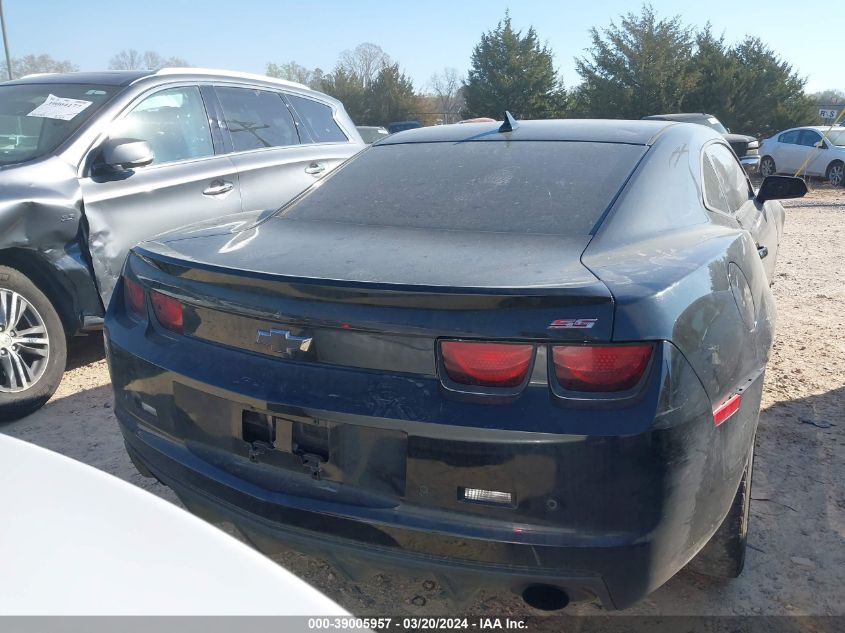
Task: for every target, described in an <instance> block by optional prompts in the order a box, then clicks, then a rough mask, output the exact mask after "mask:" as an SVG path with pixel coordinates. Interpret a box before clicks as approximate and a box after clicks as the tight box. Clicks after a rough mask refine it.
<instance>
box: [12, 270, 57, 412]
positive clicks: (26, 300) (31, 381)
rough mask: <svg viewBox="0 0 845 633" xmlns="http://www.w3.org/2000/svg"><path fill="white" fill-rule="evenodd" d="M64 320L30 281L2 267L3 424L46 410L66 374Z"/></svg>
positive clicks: (19, 273) (21, 274)
mask: <svg viewBox="0 0 845 633" xmlns="http://www.w3.org/2000/svg"><path fill="white" fill-rule="evenodd" d="M66 361H67V341H66V338H65V331H64V328H63V327H62V322H61V319H59V315H58V313H57V312H56V309H55V308H54V307H53V304H52V303H50V300H49V299H48V298H47V297H46V296H45V295H44V293H43V292H41V291H40V290H39V289H38V288H37V287H36V286H35V284H33V283H32V281H30V280H29V278H27V277H26V275H24V274H23V273H21V272H20V271H18V270H16V269H14V268H9V267H7V266H0V421H8V420H16V419H18V418H22V417H23V416H25V415H28V414H30V413H32V412H33V411H36V410H37V409H39V408H41V407H42V406H43V405H44V404H45V403H46V402H47V400H49V399H50V396H52V395H53V393H55V391H56V389H57V388H58V386H59V382H60V381H61V379H62V374H64V371H65V363H66Z"/></svg>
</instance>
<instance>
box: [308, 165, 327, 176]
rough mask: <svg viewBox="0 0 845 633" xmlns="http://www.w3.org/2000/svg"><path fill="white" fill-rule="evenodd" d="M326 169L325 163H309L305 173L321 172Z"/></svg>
mask: <svg viewBox="0 0 845 633" xmlns="http://www.w3.org/2000/svg"><path fill="white" fill-rule="evenodd" d="M324 171H326V165H325V163H311V164H310V165H308V167H306V168H305V173H306V174H312V175H313V174H321V173H323V172H324Z"/></svg>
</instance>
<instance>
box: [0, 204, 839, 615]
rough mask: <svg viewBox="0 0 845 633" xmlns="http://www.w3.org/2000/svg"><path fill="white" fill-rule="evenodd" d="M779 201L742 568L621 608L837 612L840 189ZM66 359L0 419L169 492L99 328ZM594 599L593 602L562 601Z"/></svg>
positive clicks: (440, 596) (374, 609) (349, 588)
mask: <svg viewBox="0 0 845 633" xmlns="http://www.w3.org/2000/svg"><path fill="white" fill-rule="evenodd" d="M786 206H788V207H789V210H788V215H787V223H786V235H785V239H784V242H783V244H782V248H781V253H780V256H779V261H778V272H777V278H776V283H775V286H774V292H775V295H776V297H777V301H778V310H779V320H778V326H777V339H776V342H775V345H774V350H773V356H772V359H771V362H770V363H769V369H768V373H767V375H766V385H765V390H764V393H763V405H762V413H761V415H760V427H759V431H758V433H757V452H756V461H755V466H754V482H753V491H752V499H753V502H752V506H751V525H750V535H749V548H750V549H749V552H748V558H747V562H746V568H745V571H744V573H743V574H742V576H741V577H740V578H738V579H736V580H734V581H730V582H717V581H714V580H711V579H708V578H705V577H702V576H699V575H696V574H695V573H692V572H687V571H681V572H680V573H678V574H677V575H676V576H675V577H674V578H672V579H671V580H670V581H669V582H667V583H666V584H665V585H664V586H663V587H661V588H660V589H658V590H657V591H655V592H654V593H653V594H652V595H651V596H649V597H648V598H647V599H646V600H643V601H642V602H640V603H639V604H638V605H636V606H635V607H634V608H632V609H629V610H628V611H626V613H631V614H648V615H658V614H659V615H738V614H741V615H753V614H766V615H845V604H843V602H845V601H843V589H842V587H843V586H845V485H843V484H845V413H843V410H845V339H843V337H842V335H841V333H842V331H843V325H845V317H843V306H845V285H843V281H842V274H843V272H845V265H843V260H845V246H843V244H845V190H842V189H839V190H831V189H827V188H819V189H816V190H814V191H813V192H811V194H810V195H809V196H808V197H807V198H804V199H801V200H797V201H791V202H789V203H787V205H786ZM69 364H70V365H69V366H70V369H69V371H68V372H67V374H66V375H65V378H64V380H63V381H62V384H61V386H60V388H59V390H58V392H57V393H56V395H55V396H54V398H53V399H52V400H51V401H50V403H49V404H48V405H47V406H46V407H44V409H42V410H41V411H39V412H37V413H35V414H34V415H31V416H30V417H28V418H25V419H23V420H19V421H17V422H13V423H8V424H5V425H0V432H3V433H6V434H8V435H12V436H15V437H19V438H22V439H24V440H28V441H30V442H33V443H35V444H39V445H41V446H45V447H47V448H50V449H52V450H55V451H58V452H60V453H63V454H65V455H68V456H70V457H73V458H74V459H78V460H80V461H83V462H85V463H87V464H90V465H92V466H95V467H97V468H100V469H102V470H104V471H106V472H109V473H111V474H113V475H116V476H118V477H120V478H122V479H125V480H127V481H129V482H131V483H133V484H136V485H138V486H140V487H142V488H144V489H146V490H149V491H150V492H152V493H154V494H157V495H159V496H161V497H164V498H165V499H168V500H170V501H172V502H173V503H177V504H178V503H179V502H178V500H177V499H176V497H175V496H174V495H173V493H172V492H170V490H169V489H167V488H166V487H164V486H162V485H161V484H158V483H156V482H154V481H152V480H150V479H146V478H144V477H142V476H141V475H139V474H138V472H137V471H136V470H135V468H134V467H133V466H132V464H131V462H130V461H129V459H128V457H127V456H126V453H125V451H124V449H123V441H122V438H121V437H120V433H119V431H118V429H117V424H116V422H115V419H114V416H113V415H112V410H111V403H112V396H111V391H110V386H109V375H108V369H107V367H106V364H105V361H104V360H103V359H102V341H101V339H100V338H99V337H93V336H92V337H88V338H87V339H80V340H78V341H75V343H74V345H73V347H72V349H71V351H70V354H69ZM221 527H222V528H223V529H226V530H227V531H230V532H231V531H232V530H231V526H226V525H223V526H221ZM278 560H279V562H280V563H282V564H283V565H284V566H285V567H287V568H288V569H290V570H291V571H293V572H294V573H296V574H298V575H299V576H301V577H303V578H305V579H306V580H307V581H309V582H310V583H311V584H313V585H315V586H316V587H318V588H319V589H321V590H322V591H324V592H325V593H327V594H328V595H329V596H331V597H332V598H334V599H335V600H336V601H337V602H339V603H340V604H341V605H343V606H344V607H346V608H347V609H348V610H350V611H351V612H353V613H356V614H359V615H364V614H390V615H403V614H408V615H454V614H456V613H458V612H468V613H474V614H479V615H490V616H517V617H518V616H523V615H533V613H532V612H531V611H530V609H527V608H526V607H525V606H524V605H523V604H522V603H521V601H520V600H518V599H517V598H516V597H515V596H510V595H503V594H495V593H490V592H485V591H482V592H481V593H479V594H478V595H477V596H475V597H474V598H473V599H472V600H471V601H470V602H469V603H468V604H466V605H464V606H463V607H459V606H457V605H455V604H453V603H451V602H450V600H449V598H448V597H447V596H446V593H445V592H444V591H443V590H442V588H441V587H440V586H439V585H438V584H437V582H435V581H434V579H431V578H422V577H420V578H413V577H409V576H404V575H400V574H396V573H391V574H388V573H383V574H378V575H375V576H373V577H371V578H370V579H368V580H367V581H365V582H353V581H351V580H349V579H347V578H346V577H345V576H344V575H342V574H341V573H339V571H338V570H335V569H333V568H331V567H330V566H329V565H327V564H326V563H324V562H322V561H320V560H319V559H316V558H313V557H310V556H306V555H304V554H299V553H296V552H292V551H291V552H288V553H286V554H284V555H282V556H279V557H278ZM601 612H602V609H601V607H599V606H598V605H597V604H593V603H582V604H577V605H572V606H570V607H569V609H567V613H574V614H577V613H580V614H594V613H601Z"/></svg>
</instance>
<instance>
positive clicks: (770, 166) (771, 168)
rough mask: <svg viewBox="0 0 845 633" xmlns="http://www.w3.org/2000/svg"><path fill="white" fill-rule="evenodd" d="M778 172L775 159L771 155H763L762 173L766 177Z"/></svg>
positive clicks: (761, 162)
mask: <svg viewBox="0 0 845 633" xmlns="http://www.w3.org/2000/svg"><path fill="white" fill-rule="evenodd" d="M776 173H777V167H776V166H775V159H774V158H772V157H771V156H763V159H762V160H761V161H760V174H761V175H762V176H763V177H764V178H765V177H766V176H774V175H775V174H776Z"/></svg>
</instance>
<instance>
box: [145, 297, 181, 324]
mask: <svg viewBox="0 0 845 633" xmlns="http://www.w3.org/2000/svg"><path fill="white" fill-rule="evenodd" d="M150 303H151V304H152V306H153V312H155V315H156V318H157V319H158V322H159V323H161V325H162V326H164V327H166V328H167V329H168V330H171V331H173V332H177V333H179V334H181V333H182V304H181V303H179V301H177V300H176V299H174V298H173V297H168V296H167V295H164V294H161V293H160V292H157V291H155V290H150Z"/></svg>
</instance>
